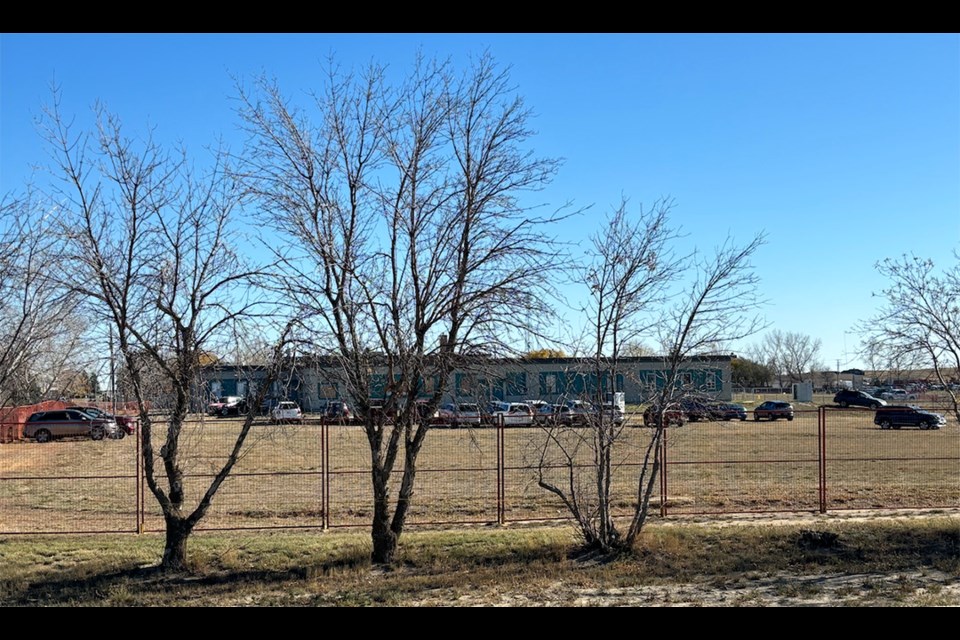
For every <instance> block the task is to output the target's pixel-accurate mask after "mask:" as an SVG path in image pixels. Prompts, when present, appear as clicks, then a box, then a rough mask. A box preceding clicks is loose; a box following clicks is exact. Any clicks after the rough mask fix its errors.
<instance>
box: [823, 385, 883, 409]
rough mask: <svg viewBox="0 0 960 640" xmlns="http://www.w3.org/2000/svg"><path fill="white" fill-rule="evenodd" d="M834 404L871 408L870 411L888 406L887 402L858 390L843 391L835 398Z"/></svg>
mask: <svg viewBox="0 0 960 640" xmlns="http://www.w3.org/2000/svg"><path fill="white" fill-rule="evenodd" d="M833 402H834V404H838V405H840V406H841V407H844V408H846V407H869V408H870V409H879V408H880V407H885V406H887V401H886V400H881V399H880V398H875V397H873V396H872V395H870V394H869V393H867V392H866V391H857V390H856V389H841V390H840V391H838V392H837V395H835V396H833Z"/></svg>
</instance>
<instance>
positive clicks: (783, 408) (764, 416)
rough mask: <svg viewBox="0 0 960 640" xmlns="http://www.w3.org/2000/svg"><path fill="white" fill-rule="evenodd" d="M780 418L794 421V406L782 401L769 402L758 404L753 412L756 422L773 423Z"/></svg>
mask: <svg viewBox="0 0 960 640" xmlns="http://www.w3.org/2000/svg"><path fill="white" fill-rule="evenodd" d="M779 418H786V419H787V420H793V405H792V404H790V403H789V402H782V401H780V400H767V401H766V402H761V403H760V404H758V405H757V406H756V408H755V409H754V410H753V419H754V420H771V421H773V420H777V419H779Z"/></svg>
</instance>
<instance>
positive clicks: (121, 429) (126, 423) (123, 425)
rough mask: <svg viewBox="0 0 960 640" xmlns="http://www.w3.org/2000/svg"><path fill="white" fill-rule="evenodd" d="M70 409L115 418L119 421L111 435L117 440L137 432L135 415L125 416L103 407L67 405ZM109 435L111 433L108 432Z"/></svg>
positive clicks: (95, 416)
mask: <svg viewBox="0 0 960 640" xmlns="http://www.w3.org/2000/svg"><path fill="white" fill-rule="evenodd" d="M67 409H68V410H76V411H83V412H84V413H86V414H89V415H91V416H93V417H94V418H103V419H104V420H113V421H114V422H116V423H117V429H116V430H115V431H114V435H112V436H110V437H113V438H116V439H117V440H122V439H123V438H124V437H126V436H132V435H133V434H134V433H136V432H137V419H136V418H135V417H133V416H124V415H117V414H113V413H107V412H106V411H104V410H103V409H100V408H98V407H82V406H76V407H67ZM108 435H109V434H108Z"/></svg>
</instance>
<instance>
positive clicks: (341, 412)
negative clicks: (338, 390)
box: [316, 400, 373, 424]
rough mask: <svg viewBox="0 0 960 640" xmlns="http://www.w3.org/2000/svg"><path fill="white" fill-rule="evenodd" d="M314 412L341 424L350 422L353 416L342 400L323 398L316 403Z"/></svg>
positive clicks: (327, 419)
mask: <svg viewBox="0 0 960 640" xmlns="http://www.w3.org/2000/svg"><path fill="white" fill-rule="evenodd" d="M372 409H373V407H371V410H372ZM316 413H318V414H319V415H320V417H321V418H322V419H323V420H326V421H328V422H330V421H333V422H338V423H341V424H346V423H348V422H351V421H352V420H353V418H354V415H353V411H352V410H351V409H350V405H348V404H347V403H346V402H344V401H343V400H323V401H321V402H320V404H319V405H317V410H316Z"/></svg>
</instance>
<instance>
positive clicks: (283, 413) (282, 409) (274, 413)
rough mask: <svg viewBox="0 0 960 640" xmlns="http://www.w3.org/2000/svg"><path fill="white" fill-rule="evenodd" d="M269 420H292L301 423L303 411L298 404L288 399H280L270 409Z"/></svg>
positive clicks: (278, 421)
mask: <svg viewBox="0 0 960 640" xmlns="http://www.w3.org/2000/svg"><path fill="white" fill-rule="evenodd" d="M270 421H271V422H277V423H280V422H293V423H296V424H303V411H301V410H300V405H298V404H297V403H296V402H292V401H290V400H281V401H280V402H279V403H277V406H275V407H274V408H273V409H271V410H270Z"/></svg>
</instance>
